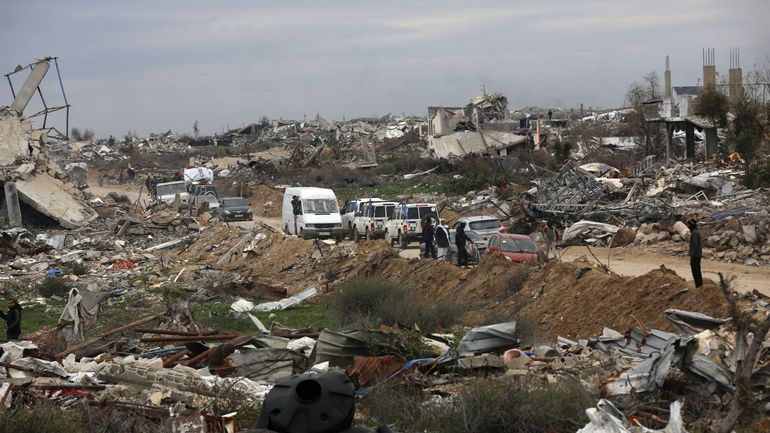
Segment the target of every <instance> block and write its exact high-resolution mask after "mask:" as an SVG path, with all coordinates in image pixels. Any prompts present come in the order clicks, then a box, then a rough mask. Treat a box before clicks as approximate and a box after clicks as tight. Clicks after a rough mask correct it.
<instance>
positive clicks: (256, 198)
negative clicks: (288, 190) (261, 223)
mask: <svg viewBox="0 0 770 433" xmlns="http://www.w3.org/2000/svg"><path fill="white" fill-rule="evenodd" d="M244 195H245V196H246V198H248V199H249V201H250V202H251V208H252V211H253V212H254V215H256V216H264V217H268V218H279V217H280V216H281V206H282V205H283V191H281V190H280V189H277V188H273V187H272V186H270V185H266V184H264V183H256V184H251V183H249V184H248V185H247V188H246V189H245V190H244Z"/></svg>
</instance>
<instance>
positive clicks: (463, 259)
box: [455, 222, 468, 266]
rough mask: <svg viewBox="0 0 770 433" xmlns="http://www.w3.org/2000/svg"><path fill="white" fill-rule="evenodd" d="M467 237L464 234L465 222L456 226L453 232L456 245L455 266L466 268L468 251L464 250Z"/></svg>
mask: <svg viewBox="0 0 770 433" xmlns="http://www.w3.org/2000/svg"><path fill="white" fill-rule="evenodd" d="M467 240H468V236H466V234H465V222H461V223H460V224H458V225H457V230H456V231H455V245H457V266H468V250H466V249H465V242H466V241H467Z"/></svg>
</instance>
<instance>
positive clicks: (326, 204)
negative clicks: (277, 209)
mask: <svg viewBox="0 0 770 433" xmlns="http://www.w3.org/2000/svg"><path fill="white" fill-rule="evenodd" d="M302 209H303V210H304V211H305V212H304V213H310V214H329V213H336V212H339V211H340V210H339V208H337V201H336V200H334V199H331V198H306V199H305V200H302Z"/></svg>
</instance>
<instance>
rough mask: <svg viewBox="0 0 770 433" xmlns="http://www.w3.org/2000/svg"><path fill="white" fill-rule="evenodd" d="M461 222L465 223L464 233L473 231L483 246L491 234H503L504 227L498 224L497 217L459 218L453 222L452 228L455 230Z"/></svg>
mask: <svg viewBox="0 0 770 433" xmlns="http://www.w3.org/2000/svg"><path fill="white" fill-rule="evenodd" d="M461 222H464V223H465V231H468V230H473V231H474V232H476V233H478V234H479V235H480V236H481V237H482V239H483V240H484V243H485V244H486V243H487V241H489V237H490V236H492V235H493V234H495V233H504V232H505V227H503V225H502V224H501V223H500V220H499V219H497V217H496V216H494V215H481V216H471V217H465V218H460V219H458V220H457V222H455V224H454V225H453V226H452V228H455V229H456V228H457V225H458V224H459V223H461ZM485 247H486V245H485Z"/></svg>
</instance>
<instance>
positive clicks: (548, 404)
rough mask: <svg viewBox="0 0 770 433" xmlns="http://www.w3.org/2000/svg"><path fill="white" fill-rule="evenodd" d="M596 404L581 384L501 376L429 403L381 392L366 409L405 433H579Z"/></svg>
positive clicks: (415, 394)
mask: <svg viewBox="0 0 770 433" xmlns="http://www.w3.org/2000/svg"><path fill="white" fill-rule="evenodd" d="M595 403H596V398H595V396H593V395H592V394H591V393H590V392H588V391H587V390H586V389H585V388H584V387H583V385H581V383H580V382H579V381H578V380H577V379H575V378H565V379H563V380H560V381H559V382H556V383H548V382H546V381H544V380H543V381H539V380H534V379H533V378H531V377H511V376H497V377H489V378H477V379H473V380H471V381H470V382H468V383H467V384H466V385H465V387H464V389H463V390H462V391H461V392H460V393H458V394H455V395H452V396H450V397H445V398H438V399H437V398H433V399H431V400H428V399H427V398H425V397H424V396H423V395H422V394H420V393H419V391H410V390H409V389H408V388H405V387H403V386H397V385H390V386H383V387H380V388H379V389H375V391H374V392H372V393H371V394H370V395H368V396H367V397H366V398H365V399H364V407H366V409H367V412H368V414H369V415H370V417H371V419H372V421H374V422H375V423H376V424H380V423H388V424H390V425H394V426H395V427H396V429H397V430H399V431H404V432H419V431H440V432H444V433H487V432H489V433H509V432H510V433H542V432H546V431H552V432H574V431H577V430H578V429H579V428H580V427H582V426H584V425H585V423H586V422H587V421H588V419H587V418H586V416H585V409H586V408H588V407H592V406H593V405H594V404H595Z"/></svg>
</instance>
